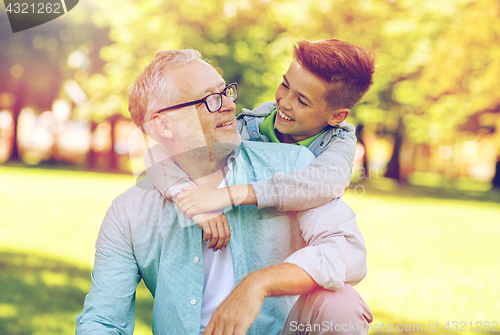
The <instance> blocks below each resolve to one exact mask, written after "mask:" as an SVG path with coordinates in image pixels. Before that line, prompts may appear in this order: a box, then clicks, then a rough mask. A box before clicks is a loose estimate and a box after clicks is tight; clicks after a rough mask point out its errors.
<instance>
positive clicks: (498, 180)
mask: <svg viewBox="0 0 500 335" xmlns="http://www.w3.org/2000/svg"><path fill="white" fill-rule="evenodd" d="M492 184H493V187H495V188H500V157H498V160H497V164H496V167H495V177H493V180H492Z"/></svg>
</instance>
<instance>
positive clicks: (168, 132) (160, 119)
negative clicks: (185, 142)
mask: <svg viewBox="0 0 500 335" xmlns="http://www.w3.org/2000/svg"><path fill="white" fill-rule="evenodd" d="M151 122H152V123H153V128H154V130H155V131H156V133H157V134H158V136H160V137H163V138H167V139H171V138H173V137H174V135H173V133H172V129H171V127H170V125H169V124H170V121H168V120H167V118H166V117H165V116H163V115H159V116H157V117H155V118H154V119H153V120H151Z"/></svg>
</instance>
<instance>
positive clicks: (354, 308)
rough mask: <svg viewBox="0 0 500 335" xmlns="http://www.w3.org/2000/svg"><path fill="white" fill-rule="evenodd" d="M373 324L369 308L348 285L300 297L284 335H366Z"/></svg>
mask: <svg viewBox="0 0 500 335" xmlns="http://www.w3.org/2000/svg"><path fill="white" fill-rule="evenodd" d="M372 321H373V315H372V313H371V311H370V308H368V306H367V305H366V303H365V302H364V301H363V299H362V298H361V296H360V295H359V293H358V292H356V290H355V289H353V288H352V286H351V285H349V284H347V283H346V284H345V285H344V288H343V289H342V290H340V291H336V292H333V291H328V290H325V289H318V290H315V291H313V292H311V293H309V294H303V295H301V296H300V297H299V299H298V300H297V302H296V303H295V304H294V305H293V307H292V310H291V311H290V314H288V319H287V320H286V323H285V326H284V327H283V329H282V331H281V335H292V334H293V335H299V334H300V335H316V334H342V335H344V334H345V335H361V334H364V335H366V334H367V325H368V323H370V322H372Z"/></svg>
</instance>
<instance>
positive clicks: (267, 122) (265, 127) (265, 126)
mask: <svg viewBox="0 0 500 335" xmlns="http://www.w3.org/2000/svg"><path fill="white" fill-rule="evenodd" d="M276 113H277V110H276V109H275V110H274V111H273V112H272V113H271V114H269V115H268V116H266V118H265V119H264V121H262V123H261V124H260V126H259V130H260V133H261V134H262V135H266V136H267V137H269V139H270V140H271V142H274V143H281V142H280V140H278V137H276V132H275V131H274V120H275V118H276ZM324 131H325V130H324V129H323V130H322V131H320V132H319V133H318V134H316V135H314V136H311V137H308V138H305V139H303V140H301V141H298V142H295V143H292V144H297V145H301V146H303V147H308V146H309V145H310V144H311V143H312V142H313V141H314V140H315V139H316V138H318V136H319V135H321V134H322V133H323V132H324Z"/></svg>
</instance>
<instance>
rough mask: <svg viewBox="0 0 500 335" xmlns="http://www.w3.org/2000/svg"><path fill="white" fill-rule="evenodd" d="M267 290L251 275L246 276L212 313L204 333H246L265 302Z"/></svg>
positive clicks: (205, 334) (217, 334)
mask: <svg viewBox="0 0 500 335" xmlns="http://www.w3.org/2000/svg"><path fill="white" fill-rule="evenodd" d="M264 298H265V291H264V288H263V287H262V285H260V284H259V282H258V281H257V280H254V279H253V277H252V276H251V275H249V276H247V277H245V278H244V279H243V280H242V281H241V282H240V284H239V285H238V286H236V288H235V289H234V290H233V292H231V294H230V295H229V296H228V297H227V298H226V300H224V301H223V302H222V304H220V305H219V307H218V308H217V309H216V310H215V312H214V313H213V314H212V318H211V319H210V322H209V324H208V325H207V328H205V331H204V332H203V335H245V334H246V331H247V330H248V328H250V326H251V325H252V323H253V322H254V321H255V319H256V318H257V316H258V315H259V313H260V310H261V308H262V305H263V304H264Z"/></svg>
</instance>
